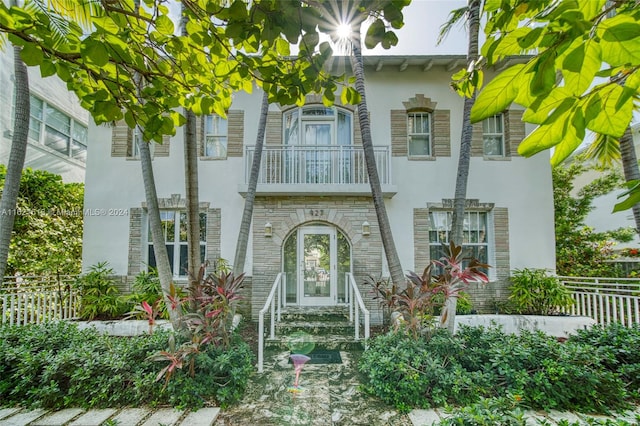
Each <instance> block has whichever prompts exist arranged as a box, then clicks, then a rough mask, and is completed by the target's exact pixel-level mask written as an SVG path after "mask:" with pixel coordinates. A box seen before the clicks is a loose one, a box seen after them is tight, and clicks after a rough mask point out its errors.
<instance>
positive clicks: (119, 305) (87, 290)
mask: <svg viewBox="0 0 640 426" xmlns="http://www.w3.org/2000/svg"><path fill="white" fill-rule="evenodd" d="M74 287H76V288H77V289H78V292H79V294H80V311H79V316H80V318H82V319H88V320H93V319H96V318H99V319H109V318H114V317H118V316H120V315H122V314H124V312H125V311H126V303H125V299H124V298H123V297H122V295H121V294H120V290H119V289H118V287H117V285H116V282H115V280H114V279H113V269H111V268H109V266H108V263H107V262H99V263H97V264H95V265H92V266H91V267H90V268H89V272H87V273H86V274H83V275H81V276H79V277H78V278H77V280H76V281H75V282H74Z"/></svg>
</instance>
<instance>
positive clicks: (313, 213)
mask: <svg viewBox="0 0 640 426" xmlns="http://www.w3.org/2000/svg"><path fill="white" fill-rule="evenodd" d="M322 215H324V210H314V209H311V210H309V216H313V217H318V216H322Z"/></svg>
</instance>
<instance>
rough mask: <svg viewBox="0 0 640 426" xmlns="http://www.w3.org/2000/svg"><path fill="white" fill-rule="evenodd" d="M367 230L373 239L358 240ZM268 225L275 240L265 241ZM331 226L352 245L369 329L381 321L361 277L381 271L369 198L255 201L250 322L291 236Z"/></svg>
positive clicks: (260, 305) (260, 198) (266, 293)
mask: <svg viewBox="0 0 640 426" xmlns="http://www.w3.org/2000/svg"><path fill="white" fill-rule="evenodd" d="M364 221H368V222H369V224H370V225H371V235H369V236H363V235H362V223H363V222H364ZM267 222H270V223H271V225H272V227H273V236H272V237H265V236H264V225H265V223H267ZM312 223H324V224H327V225H335V226H336V227H337V228H338V229H339V230H340V231H341V232H342V233H343V234H344V235H345V236H346V237H347V239H348V240H349V242H350V243H351V260H352V262H351V264H352V271H353V274H354V277H355V280H356V283H357V284H358V286H359V288H360V292H361V294H362V296H363V299H364V301H365V305H366V306H367V308H368V309H369V310H370V311H371V321H372V324H375V323H380V322H381V315H380V310H379V307H378V304H377V303H376V302H375V301H373V300H372V298H371V295H370V289H369V288H367V287H366V286H365V285H364V280H365V278H366V277H367V276H368V275H370V274H374V275H380V273H381V272H382V256H383V250H382V240H381V239H380V232H379V229H378V222H377V219H376V214H375V210H374V207H373V202H372V200H371V198H370V197H344V198H337V199H336V198H324V197H318V196H302V197H268V198H265V197H256V200H255V207H254V212H253V259H254V261H253V276H252V282H251V318H252V319H253V320H257V319H258V313H259V311H260V309H262V307H263V306H264V303H265V301H266V299H267V296H268V294H269V291H270V290H271V286H272V285H273V283H274V281H275V279H276V276H277V275H278V273H279V272H280V271H281V270H282V264H283V259H282V247H283V244H284V242H285V240H286V239H287V238H288V237H289V235H290V234H291V232H293V231H295V230H296V229H297V228H298V227H299V226H301V225H307V224H312Z"/></svg>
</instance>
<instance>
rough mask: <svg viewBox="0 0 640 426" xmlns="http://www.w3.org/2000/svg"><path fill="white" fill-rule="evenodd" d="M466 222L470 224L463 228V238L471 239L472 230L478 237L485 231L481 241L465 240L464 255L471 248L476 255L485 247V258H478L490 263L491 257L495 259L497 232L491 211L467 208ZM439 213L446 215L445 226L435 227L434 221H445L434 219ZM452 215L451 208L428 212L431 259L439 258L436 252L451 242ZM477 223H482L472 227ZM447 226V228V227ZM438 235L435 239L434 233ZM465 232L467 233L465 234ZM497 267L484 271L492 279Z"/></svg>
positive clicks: (464, 255)
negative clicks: (494, 246) (472, 227)
mask: <svg viewBox="0 0 640 426" xmlns="http://www.w3.org/2000/svg"><path fill="white" fill-rule="evenodd" d="M464 214H465V224H468V225H467V226H466V227H465V228H466V229H465V230H463V239H464V238H465V237H466V238H467V239H469V236H471V235H472V234H471V233H472V232H477V233H478V234H477V237H478V239H480V234H481V233H483V232H484V235H483V238H484V241H482V242H480V241H476V242H470V241H466V242H464V241H463V244H462V249H463V257H467V256H468V254H469V249H470V248H473V251H472V254H474V255H475V253H478V251H477V249H481V248H484V258H478V260H479V261H480V262H482V263H486V264H490V262H491V259H493V256H494V253H493V250H494V248H493V243H492V241H493V237H494V236H493V232H495V230H494V228H493V226H492V218H491V211H487V210H465V213H464ZM436 215H439V216H442V215H446V218H445V220H444V228H443V227H442V226H439V227H434V226H432V225H433V224H434V223H443V221H442V220H441V219H440V220H434V216H436ZM452 216H453V210H449V209H437V210H435V209H434V210H429V213H428V217H427V219H428V223H429V233H428V243H429V258H430V259H431V260H437V259H439V258H440V255H438V256H434V253H437V251H438V250H440V249H441V248H442V244H443V243H444V244H447V245H448V244H449V237H450V234H451V224H452V223H451V221H452ZM472 217H475V218H477V219H476V221H475V222H474V221H473V220H472ZM480 218H482V222H481V221H480ZM474 223H475V224H477V225H481V226H478V227H477V228H476V229H471V226H472V225H473V224H474ZM445 228H446V229H445ZM434 233H435V235H436V236H437V238H436V239H435V240H433V239H432V234H434ZM465 233H466V234H467V235H465ZM442 234H444V238H441V236H442ZM494 271H495V269H494V268H490V269H489V270H483V272H484V273H485V274H487V276H488V277H489V278H490V279H492V278H493V277H492V275H493V274H495V272H494Z"/></svg>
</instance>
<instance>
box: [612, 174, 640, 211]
mask: <svg viewBox="0 0 640 426" xmlns="http://www.w3.org/2000/svg"><path fill="white" fill-rule="evenodd" d="M626 185H627V188H629V190H627V191H625V192H624V193H622V194H620V195H619V196H618V198H621V197H627V198H626V199H625V200H623V201H621V202H619V203H618V204H616V205H615V206H614V207H613V213H616V212H620V211H624V210H629V209H630V208H632V207H633V206H635V205H636V204H638V203H640V181H638V180H630V181H628V182H627V183H626Z"/></svg>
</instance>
